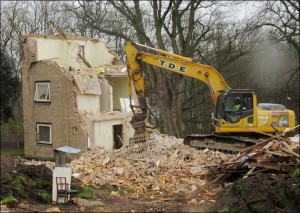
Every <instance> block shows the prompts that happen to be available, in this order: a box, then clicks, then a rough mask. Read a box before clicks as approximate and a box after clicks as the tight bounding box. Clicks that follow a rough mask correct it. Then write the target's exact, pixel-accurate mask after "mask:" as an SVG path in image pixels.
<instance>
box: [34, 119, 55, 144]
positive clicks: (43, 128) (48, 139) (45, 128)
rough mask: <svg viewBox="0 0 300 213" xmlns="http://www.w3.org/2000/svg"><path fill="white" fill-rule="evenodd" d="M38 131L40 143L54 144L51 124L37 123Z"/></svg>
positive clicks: (38, 141)
mask: <svg viewBox="0 0 300 213" xmlns="http://www.w3.org/2000/svg"><path fill="white" fill-rule="evenodd" d="M36 131H37V132H36V133H37V143H38V144H50V145H51V144H52V132H51V124H37V125H36Z"/></svg>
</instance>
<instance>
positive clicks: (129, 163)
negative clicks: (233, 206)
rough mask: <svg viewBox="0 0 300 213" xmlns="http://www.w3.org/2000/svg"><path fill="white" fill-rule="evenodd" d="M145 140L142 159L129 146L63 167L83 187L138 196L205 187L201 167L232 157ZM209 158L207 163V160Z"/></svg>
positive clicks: (170, 140) (96, 151)
mask: <svg viewBox="0 0 300 213" xmlns="http://www.w3.org/2000/svg"><path fill="white" fill-rule="evenodd" d="M153 138H154V139H153V140H150V141H149V147H148V151H147V154H146V155H145V157H144V158H137V159H133V158H130V156H129V153H130V149H129V147H126V146H124V147H122V148H121V149H117V150H116V149H115V150H105V149H103V148H101V147H95V148H92V149H91V150H89V151H86V152H84V153H83V154H82V155H81V156H80V157H78V158H77V159H75V160H73V161H72V162H71V163H69V164H67V166H68V167H70V168H71V169H72V172H73V173H79V174H80V175H79V179H80V180H81V181H82V182H83V183H84V184H86V185H103V184H107V183H109V184H112V185H116V186H118V187H121V188H131V189H133V190H134V191H135V192H136V193H138V194H139V195H142V194H145V193H148V192H151V193H154V194H162V193H179V192H180V193H190V192H192V191H195V190H196V189H197V188H199V187H201V186H203V185H205V183H206V181H205V178H203V176H201V175H200V174H201V172H202V171H203V169H204V166H206V165H211V164H218V163H220V162H222V161H226V160H229V159H230V157H232V156H234V155H230V154H224V153H220V152H215V151H210V152H209V153H206V154H204V153H203V151H202V150H196V149H194V148H191V147H189V146H186V145H184V144H183V140H182V139H176V138H175V137H162V136H161V135H158V134H157V133H156V134H155V136H154V137H153ZM208 157H210V159H211V160H209V161H207V158H208ZM24 163H25V164H36V165H39V164H45V165H46V166H47V167H49V168H51V169H53V167H54V163H52V162H50V161H46V162H42V161H34V160H31V161H29V160H24Z"/></svg>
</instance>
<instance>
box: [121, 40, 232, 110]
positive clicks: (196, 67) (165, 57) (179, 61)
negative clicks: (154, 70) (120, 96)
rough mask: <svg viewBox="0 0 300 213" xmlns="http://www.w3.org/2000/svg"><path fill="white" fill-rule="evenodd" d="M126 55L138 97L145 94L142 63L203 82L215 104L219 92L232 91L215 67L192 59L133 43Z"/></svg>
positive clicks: (128, 47) (130, 43) (128, 46)
mask: <svg viewBox="0 0 300 213" xmlns="http://www.w3.org/2000/svg"><path fill="white" fill-rule="evenodd" d="M136 46H141V47H144V48H146V49H148V50H152V51H154V52H155V53H150V52H141V51H138V50H137V49H136ZM126 55H127V63H128V70H129V75H130V76H132V79H134V82H135V85H134V86H135V89H136V92H137V95H140V94H143V93H144V78H143V71H142V70H141V67H140V62H144V63H146V64H150V65H153V66H155V67H160V68H163V69H166V70H170V71H172V72H175V73H178V74H181V75H185V76H189V77H192V78H196V79H199V80H201V81H203V82H204V83H205V84H206V85H207V86H208V87H209V89H210V91H211V96H212V100H213V102H214V104H216V101H217V98H218V96H219V95H220V92H219V91H221V90H228V89H230V87H229V86H228V85H227V83H226V81H225V80H224V78H223V77H222V75H221V74H220V73H219V72H218V71H216V70H215V69H214V68H213V67H211V66H208V65H205V64H200V63H196V62H194V61H193V60H192V59H191V58H187V57H183V56H180V55H176V54H173V53H169V52H167V51H164V50H160V49H154V48H151V47H147V46H144V45H141V44H135V43H133V42H129V43H127V45H126ZM130 92H131V90H130Z"/></svg>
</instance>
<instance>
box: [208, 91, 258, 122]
mask: <svg viewBox="0 0 300 213" xmlns="http://www.w3.org/2000/svg"><path fill="white" fill-rule="evenodd" d="M219 92H220V95H219V97H218V99H217V103H216V107H215V111H214V116H213V117H214V126H216V127H220V126H221V125H222V123H221V120H223V123H232V124H234V123H238V122H239V121H240V120H241V119H243V118H246V117H249V119H248V120H249V122H251V119H252V120H253V106H254V101H255V100H256V99H255V98H254V91H252V90H240V89H236V90H222V91H219ZM252 123H253V121H252Z"/></svg>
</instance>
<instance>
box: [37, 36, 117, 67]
mask: <svg viewBox="0 0 300 213" xmlns="http://www.w3.org/2000/svg"><path fill="white" fill-rule="evenodd" d="M34 39H35V40H36V41H37V47H38V50H37V60H45V59H52V58H54V59H53V60H54V61H56V62H57V63H58V64H59V65H62V66H63V67H64V68H65V69H69V66H72V67H74V68H75V69H80V68H81V66H80V63H78V62H77V59H78V56H77V54H78V52H79V49H80V46H84V57H85V59H86V60H87V61H88V62H89V64H90V65H91V66H92V67H99V66H101V65H104V64H107V63H110V62H111V61H112V59H113V58H114V57H115V56H114V55H113V54H111V53H110V52H109V49H108V48H107V47H106V46H105V44H104V43H102V42H99V41H90V40H82V41H81V40H76V39H72V40H71V39H70V40H62V39H51V38H34ZM84 66H86V65H84Z"/></svg>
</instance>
